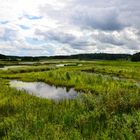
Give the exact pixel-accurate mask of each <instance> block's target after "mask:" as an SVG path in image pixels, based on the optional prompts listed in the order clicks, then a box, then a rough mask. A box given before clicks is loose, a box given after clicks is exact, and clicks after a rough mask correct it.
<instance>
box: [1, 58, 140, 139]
mask: <svg viewBox="0 0 140 140" xmlns="http://www.w3.org/2000/svg"><path fill="white" fill-rule="evenodd" d="M5 64H6V65H7V66H10V65H20V67H11V68H10V67H8V68H7V69H5V70H4V69H0V139H3V140H20V139H23V140H26V139H27V140H36V139H40V140H46V139H48V140H59V139H60V140H82V139H83V140H98V139H101V140H123V139H128V140H132V139H140V62H130V61H78V60H61V61H60V60H51V61H45V62H36V63H33V64H29V63H26V64H19V63H17V62H8V63H4V62H3V61H0V65H1V66H2V67H4V66H5ZM11 79H16V80H20V81H24V82H43V83H47V84H49V85H54V86H57V87H67V88H74V90H76V91H77V92H80V93H82V95H81V96H80V97H77V98H75V99H72V100H71V99H65V100H60V101H55V100H50V99H43V98H39V97H35V96H32V95H29V94H28V93H27V92H26V91H24V90H20V91H19V90H17V89H16V88H13V87H10V84H9V81H10V80H11Z"/></svg>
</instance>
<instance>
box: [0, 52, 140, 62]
mask: <svg viewBox="0 0 140 140" xmlns="http://www.w3.org/2000/svg"><path fill="white" fill-rule="evenodd" d="M0 59H2V60H5V61H8V60H9V61H10V60H12V61H40V60H49V59H79V60H132V61H140V53H136V54H134V55H130V54H108V53H94V54H76V55H66V56H63V55H60V56H38V57H31V56H25V57H24V56H22V57H20V56H6V55H2V54H0Z"/></svg>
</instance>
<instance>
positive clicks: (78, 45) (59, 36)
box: [35, 30, 95, 50]
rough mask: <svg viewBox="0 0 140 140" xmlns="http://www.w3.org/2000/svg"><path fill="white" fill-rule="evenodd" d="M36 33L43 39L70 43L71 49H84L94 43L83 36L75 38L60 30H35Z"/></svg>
mask: <svg viewBox="0 0 140 140" xmlns="http://www.w3.org/2000/svg"><path fill="white" fill-rule="evenodd" d="M35 34H36V35H39V36H43V37H44V39H45V40H48V41H57V42H58V43H61V44H67V45H70V46H71V47H72V48H73V49H79V50H86V47H87V46H93V45H95V42H93V41H89V40H86V39H85V38H84V37H83V38H82V37H81V38H77V37H76V36H74V35H72V34H69V33H64V32H60V31H55V32H54V31H46V32H44V31H41V30H36V32H35Z"/></svg>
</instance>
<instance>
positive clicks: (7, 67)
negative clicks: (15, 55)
mask: <svg viewBox="0 0 140 140" xmlns="http://www.w3.org/2000/svg"><path fill="white" fill-rule="evenodd" d="M21 67H27V66H23V65H15V66H4V67H2V68H0V70H8V69H14V68H21Z"/></svg>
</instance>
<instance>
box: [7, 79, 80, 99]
mask: <svg viewBox="0 0 140 140" xmlns="http://www.w3.org/2000/svg"><path fill="white" fill-rule="evenodd" d="M10 86H11V87H15V88H17V89H18V90H25V91H27V93H29V94H32V95H34V96H37V97H42V98H47V99H53V100H61V99H74V98H76V97H77V96H78V94H79V93H77V92H76V91H75V90H74V89H73V88H71V89H69V90H67V89H66V88H62V87H55V86H50V85H48V84H46V83H43V82H22V81H17V80H11V81H10Z"/></svg>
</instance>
